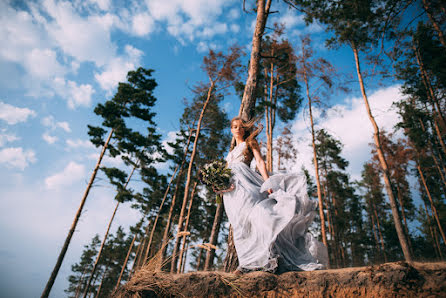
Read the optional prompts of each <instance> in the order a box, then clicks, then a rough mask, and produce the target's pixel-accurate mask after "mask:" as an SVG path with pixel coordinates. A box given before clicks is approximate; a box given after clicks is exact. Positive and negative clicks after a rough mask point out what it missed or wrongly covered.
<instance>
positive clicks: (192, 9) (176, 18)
mask: <svg viewBox="0 0 446 298" xmlns="http://www.w3.org/2000/svg"><path fill="white" fill-rule="evenodd" d="M233 2H234V1H219V0H189V1H183V0H172V1H165V0H146V4H147V7H148V11H149V12H150V14H151V15H152V16H153V18H154V19H155V20H156V21H158V22H166V25H167V31H168V32H169V33H170V34H171V35H172V36H174V37H176V38H177V39H178V40H179V41H180V42H183V41H184V40H185V39H187V40H190V41H193V40H194V39H195V38H196V36H197V35H199V34H200V32H201V31H202V29H203V28H208V27H213V26H214V25H215V24H216V23H217V18H218V16H220V15H221V14H222V12H223V9H224V8H225V7H227V6H229V5H231V4H232V3H233ZM235 14H236V13H235V11H233V12H232V13H231V15H232V16H235ZM218 27H219V29H213V30H211V31H212V32H215V34H220V32H223V33H224V32H226V31H224V30H223V29H222V28H223V27H221V25H218ZM201 34H202V33H201ZM207 34H208V33H207ZM204 36H206V35H204Z"/></svg>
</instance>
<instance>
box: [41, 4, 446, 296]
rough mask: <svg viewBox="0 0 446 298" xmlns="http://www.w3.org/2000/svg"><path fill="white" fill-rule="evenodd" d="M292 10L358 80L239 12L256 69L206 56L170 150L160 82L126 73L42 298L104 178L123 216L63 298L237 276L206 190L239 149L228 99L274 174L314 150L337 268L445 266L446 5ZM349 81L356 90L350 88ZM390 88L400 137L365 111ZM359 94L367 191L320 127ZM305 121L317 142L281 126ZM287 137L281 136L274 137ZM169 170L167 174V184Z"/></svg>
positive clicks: (324, 236) (79, 266) (257, 8)
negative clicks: (158, 282) (208, 170)
mask: <svg viewBox="0 0 446 298" xmlns="http://www.w3.org/2000/svg"><path fill="white" fill-rule="evenodd" d="M250 2H253V3H250ZM283 2H285V3H286V4H287V5H288V7H289V9H291V10H292V11H293V12H294V13H296V14H303V15H304V17H305V21H306V22H307V24H308V25H310V24H311V23H314V22H317V23H318V24H320V25H321V26H323V27H324V28H325V29H326V30H327V32H329V36H330V39H328V40H327V41H326V46H327V47H328V48H330V49H331V51H337V50H338V49H339V48H340V47H344V48H348V49H349V50H351V57H352V61H351V63H352V65H355V68H354V70H355V71H354V73H352V74H341V73H339V71H338V70H337V69H335V67H334V66H333V65H332V64H331V63H330V62H329V59H328V58H326V57H323V56H321V55H320V53H318V52H317V50H316V49H317V47H315V46H314V45H313V43H312V40H311V36H309V35H306V36H301V37H299V38H295V39H288V37H287V34H286V33H287V32H286V29H285V27H284V26H283V24H272V25H270V26H269V27H268V26H267V22H268V17H269V16H270V15H271V14H272V13H273V11H272V10H271V6H274V3H272V2H271V0H258V1H243V4H244V6H243V7H244V8H243V9H246V10H247V11H248V10H250V9H251V10H252V11H254V12H255V13H256V14H257V20H256V27H255V31H254V35H253V41H252V52H251V53H249V55H250V59H247V55H246V53H244V52H243V51H242V49H241V47H238V46H232V47H231V48H229V49H227V50H226V51H223V52H216V51H212V50H211V51H209V53H208V54H207V55H206V56H205V57H204V58H203V64H202V70H203V72H204V73H205V75H206V77H207V78H208V81H203V82H196V83H195V84H194V88H193V92H192V93H193V96H192V97H190V98H187V99H186V100H184V112H183V114H182V116H181V118H180V119H179V123H178V127H179V130H178V131H177V133H176V137H175V139H174V141H172V142H167V144H163V142H162V136H161V135H159V134H158V133H157V124H156V123H155V121H154V117H155V113H154V112H153V107H154V105H155V104H156V100H157V99H156V98H155V97H154V95H153V92H154V90H155V88H156V85H157V84H156V82H155V80H154V78H153V76H152V73H153V70H151V69H145V68H138V69H137V70H134V71H130V72H129V73H128V75H127V81H126V82H122V83H119V86H118V89H117V91H116V94H115V95H114V97H113V98H111V99H109V100H106V101H104V102H102V103H99V104H98V105H97V106H96V107H95V109H94V113H95V114H96V115H97V116H98V117H100V118H101V120H102V123H101V125H99V126H89V127H88V129H89V132H88V134H89V136H90V140H91V142H92V143H93V144H94V145H95V146H96V147H97V148H98V150H101V154H100V156H99V159H98V161H97V164H96V166H95V168H94V169H92V174H91V177H90V180H89V183H88V185H87V188H86V190H85V193H84V194H83V196H82V200H81V204H80V207H79V210H77V214H76V216H75V219H74V221H73V224H72V226H71V229H70V231H69V234H68V236H67V238H66V240H65V244H64V246H63V248H62V251H61V254H60V255H59V258H58V261H57V263H56V267H55V269H54V271H53V273H52V275H51V277H50V281H49V282H48V284H47V288H46V290H45V291H46V292H44V294H43V295H42V296H47V294H48V293H49V290H50V289H51V286H52V283H54V279H55V277H56V276H57V273H58V270H59V268H60V265H61V263H62V261H63V258H64V255H65V253H66V250H67V249H68V245H69V243H70V241H71V237H72V236H73V233H74V230H75V228H76V224H77V221H78V220H79V217H80V216H81V213H82V208H83V206H84V203H85V201H86V199H87V197H88V194H89V191H90V189H91V188H92V186H93V184H94V181H95V179H96V175H97V174H98V173H100V174H101V175H103V176H105V177H106V178H107V181H108V182H109V183H110V185H112V186H113V188H114V189H115V191H116V194H115V197H114V198H110V201H113V200H114V203H115V204H116V207H115V209H114V212H113V214H110V220H109V222H107V223H104V231H98V234H97V235H96V236H95V237H94V238H93V239H92V240H91V242H90V243H88V244H85V247H84V250H83V253H82V255H81V257H80V260H79V261H78V262H77V263H76V264H73V265H72V267H71V268H72V273H71V275H70V276H69V286H68V288H67V289H66V290H65V292H66V293H67V295H69V296H70V297H81V296H82V297H87V296H94V297H107V296H109V295H110V293H111V292H112V291H113V290H114V289H116V288H117V287H118V286H119V285H120V284H121V283H123V282H125V281H127V280H129V278H131V276H132V275H133V274H134V273H135V271H137V270H138V269H139V268H141V267H142V266H146V268H148V267H149V268H151V269H153V270H164V271H166V272H171V273H181V272H186V271H191V270H225V271H231V270H233V269H234V266H236V261H237V259H236V254H235V250H234V247H233V243H232V241H231V229H228V228H227V226H228V224H227V218H226V216H225V214H224V210H223V209H224V207H223V205H222V204H217V203H216V201H215V194H214V193H213V192H212V191H210V190H209V189H207V188H206V187H205V186H204V185H202V184H201V183H200V182H199V180H198V176H197V172H198V170H199V169H200V168H201V167H202V166H203V165H204V164H205V163H207V162H209V161H211V160H215V159H219V158H222V157H224V156H225V155H226V153H227V152H228V150H229V148H230V146H231V137H230V131H229V116H228V114H227V113H226V111H225V110H224V109H223V107H222V102H223V100H224V99H225V97H227V96H228V95H229V94H236V95H237V96H238V97H240V100H241V106H240V115H241V116H242V117H243V118H244V119H245V120H247V119H250V118H253V117H258V119H260V121H261V122H262V123H263V125H264V128H265V129H264V131H265V134H264V135H262V136H261V137H260V139H262V140H263V141H262V153H263V154H264V155H265V160H266V163H267V169H268V170H269V171H280V170H283V169H285V168H286V165H287V164H290V163H291V164H292V163H293V160H294V159H295V158H296V154H297V152H298V149H299V148H296V141H297V139H298V138H301V137H305V138H309V139H310V140H311V143H308V144H300V146H311V147H312V152H313V156H312V163H313V166H314V169H313V170H312V171H311V172H314V173H315V174H314V175H310V174H309V173H310V172H309V171H308V169H303V171H305V173H306V175H307V179H308V194H309V196H310V197H312V198H314V200H317V201H318V210H317V214H318V215H317V219H316V220H315V224H314V225H313V226H312V227H310V228H311V230H312V231H313V233H314V234H316V235H318V236H319V239H320V240H321V241H322V242H323V243H324V244H325V245H326V246H327V247H328V251H329V261H330V268H342V267H351V266H362V265H368V264H380V263H384V262H389V261H396V260H406V261H414V260H416V261H438V260H444V254H446V250H445V248H446V237H445V232H444V230H445V229H446V204H445V200H446V145H445V141H446V122H445V110H446V108H445V107H446V93H445V91H446V70H445V66H446V41H445V37H444V33H445V28H446V22H445V21H446V11H445V10H446V4H445V3H444V1H439V0H433V1H430V0H422V1H395V0H386V1H374V0H372V1H369V0H367V1H366V0H354V1H339V2H333V1H328V0H325V1H324V0H308V1H304V0H284V1H283ZM249 6H250V7H251V8H249ZM265 28H266V29H265ZM323 53H324V54H327V53H330V52H327V51H324V52H323ZM348 75H350V76H351V77H352V78H354V79H352V80H351V81H352V82H351V83H350V84H348V86H346V84H345V82H346V81H345V80H347V79H346V78H348V77H349V76H348ZM343 78H345V79H343ZM343 80H344V81H343ZM384 80H385V82H386V83H387V82H391V83H392V84H395V83H398V84H399V85H400V92H401V94H402V95H403V99H402V100H399V101H398V102H395V103H394V105H393V107H394V109H396V110H397V111H398V114H399V115H400V122H399V123H397V124H396V125H395V127H394V129H393V130H392V131H385V130H383V129H381V128H380V127H379V123H377V122H376V121H375V118H374V115H373V112H372V110H371V109H370V106H369V102H368V97H367V94H368V93H369V92H371V88H368V87H367V86H373V85H375V86H376V85H377V84H378V83H379V81H384ZM347 87H348V88H347ZM353 91H354V92H357V93H359V92H360V94H361V97H362V98H363V99H364V109H366V110H367V114H368V117H369V120H370V125H371V126H372V127H373V130H374V133H373V135H370V160H369V161H367V162H366V163H365V164H364V165H363V170H362V173H361V179H360V180H359V181H355V180H352V179H351V177H350V176H349V173H348V171H347V167H348V165H349V161H348V157H346V156H345V155H343V154H342V150H343V144H342V143H341V141H340V140H338V139H336V137H335V136H333V135H331V134H330V133H329V132H328V131H327V130H324V129H321V128H320V127H318V125H317V123H318V121H319V120H320V119H317V118H318V117H323V116H324V111H325V110H326V109H327V108H328V107H329V101H328V99H329V98H330V94H334V93H336V92H343V93H345V94H348V93H349V92H353ZM315 109H317V110H318V113H314V111H315ZM302 111H304V113H305V115H308V119H309V129H308V136H298V135H294V134H293V133H292V132H291V131H290V129H289V128H287V126H286V125H277V124H278V123H280V124H285V123H288V122H290V121H292V120H294V119H296V117H297V116H298V115H299V113H300V112H302ZM352 125H355V124H354V123H352ZM280 126H282V127H283V126H285V128H284V129H283V130H281V131H278V127H280ZM141 127H144V129H141ZM396 136H402V137H396ZM105 155H108V156H111V157H114V158H121V159H122V160H123V162H124V165H125V166H123V167H120V168H114V167H105V166H103V165H102V159H103V157H104V156H105ZM161 163H167V165H168V166H169V170H168V171H162V172H161V171H159V170H158V168H159V165H160V164H161ZM132 184H133V185H132ZM141 185H142V186H141ZM413 186H415V189H414V188H413ZM123 203H125V204H130V205H131V206H132V208H135V209H136V210H138V211H139V212H140V215H141V217H140V219H139V221H138V222H137V223H136V224H135V225H134V226H131V227H130V228H129V229H128V230H127V231H126V230H125V229H124V228H122V227H118V228H117V229H116V228H115V229H112V228H111V227H112V226H113V219H114V217H115V214H116V212H119V208H118V207H119V205H120V204H123ZM111 230H116V232H114V233H111V232H110V231H111Z"/></svg>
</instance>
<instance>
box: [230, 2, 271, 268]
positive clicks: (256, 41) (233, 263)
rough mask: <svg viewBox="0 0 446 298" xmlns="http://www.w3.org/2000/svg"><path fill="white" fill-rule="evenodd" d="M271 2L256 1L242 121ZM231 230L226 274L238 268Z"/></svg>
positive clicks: (248, 110)
mask: <svg viewBox="0 0 446 298" xmlns="http://www.w3.org/2000/svg"><path fill="white" fill-rule="evenodd" d="M270 8H271V0H266V3H265V0H258V1H257V19H256V27H255V30H254V35H253V37H252V50H251V59H250V61H249V70H248V78H247V80H246V85H245V90H244V92H243V99H242V103H241V104H240V110H239V116H240V117H242V119H243V120H245V121H246V120H250V119H251V118H252V117H253V115H254V111H255V110H254V108H255V105H256V95H255V93H256V89H257V76H258V74H259V64H260V51H261V43H262V37H263V33H264V31H265V25H266V22H267V20H268V15H269V10H270ZM232 235H233V233H232V228H229V235H228V252H227V254H226V257H225V260H224V262H223V264H224V266H223V268H224V270H225V271H226V272H229V271H234V270H235V269H236V268H237V266H238V260H237V252H236V251H235V246H234V239H233V238H232V237H233V236H232Z"/></svg>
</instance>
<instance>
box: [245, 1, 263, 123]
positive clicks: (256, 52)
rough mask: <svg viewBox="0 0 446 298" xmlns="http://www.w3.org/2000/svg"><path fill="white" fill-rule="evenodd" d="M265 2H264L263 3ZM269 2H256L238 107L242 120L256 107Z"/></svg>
mask: <svg viewBox="0 0 446 298" xmlns="http://www.w3.org/2000/svg"><path fill="white" fill-rule="evenodd" d="M265 1H266V2H265ZM270 7H271V0H258V1H257V19H256V27H255V30H254V35H253V37H252V50H251V59H250V61H249V70H248V78H247V80H246V85H245V90H244V92H243V99H242V103H241V105H240V112H239V115H240V116H241V117H242V119H243V120H249V119H251V118H252V117H253V116H254V107H255V105H256V94H255V93H256V89H257V82H258V81H257V77H258V74H259V69H260V65H259V64H260V52H261V43H262V37H263V33H264V31H265V25H266V22H267V20H268V15H269V9H270Z"/></svg>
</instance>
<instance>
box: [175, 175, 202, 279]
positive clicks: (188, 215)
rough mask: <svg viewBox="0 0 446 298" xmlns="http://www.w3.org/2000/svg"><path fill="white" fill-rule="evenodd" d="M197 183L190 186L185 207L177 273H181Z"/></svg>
mask: <svg viewBox="0 0 446 298" xmlns="http://www.w3.org/2000/svg"><path fill="white" fill-rule="evenodd" d="M197 184H198V181H195V183H194V186H193V187H192V193H191V195H190V200H189V208H188V209H187V216H186V223H185V224H184V230H183V233H184V235H183V241H182V246H181V254H180V261H179V263H180V265H179V266H178V273H181V268H182V267H183V266H182V265H183V256H184V250H185V246H186V238H187V235H186V232H187V229H188V226H189V219H190V213H191V211H192V202H193V201H194V196H195V189H196V188H197Z"/></svg>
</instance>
